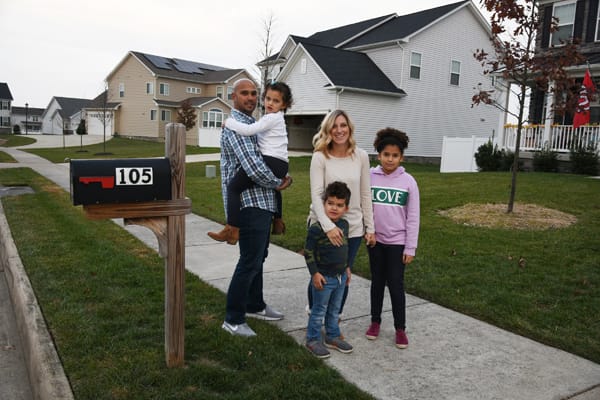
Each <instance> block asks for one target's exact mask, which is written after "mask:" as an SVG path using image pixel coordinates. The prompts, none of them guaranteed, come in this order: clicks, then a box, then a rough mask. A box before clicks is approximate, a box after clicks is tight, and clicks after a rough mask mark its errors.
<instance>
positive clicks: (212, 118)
mask: <svg viewBox="0 0 600 400" xmlns="http://www.w3.org/2000/svg"><path fill="white" fill-rule="evenodd" d="M226 118H227V114H225V113H223V111H222V110H220V109H218V108H211V109H210V110H208V111H204V112H203V113H202V127H203V128H220V127H222V126H223V121H225V119H226Z"/></svg>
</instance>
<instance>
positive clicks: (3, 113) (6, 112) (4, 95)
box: [0, 82, 13, 133]
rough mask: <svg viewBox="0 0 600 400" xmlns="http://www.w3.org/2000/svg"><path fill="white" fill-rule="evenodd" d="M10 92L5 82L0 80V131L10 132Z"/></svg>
mask: <svg viewBox="0 0 600 400" xmlns="http://www.w3.org/2000/svg"><path fill="white" fill-rule="evenodd" d="M12 101H13V97H12V93H11V92H10V88H9V87H8V84H7V83H6V82H0V133H11V132H12V125H11V119H10V108H11V103H12Z"/></svg>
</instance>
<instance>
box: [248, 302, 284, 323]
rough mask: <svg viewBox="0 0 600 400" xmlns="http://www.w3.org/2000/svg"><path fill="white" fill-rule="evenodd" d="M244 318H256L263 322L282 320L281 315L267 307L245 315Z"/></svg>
mask: <svg viewBox="0 0 600 400" xmlns="http://www.w3.org/2000/svg"><path fill="white" fill-rule="evenodd" d="M246 317H252V318H258V319H262V320H265V321H279V320H280V319H283V314H282V313H280V312H279V311H277V310H275V309H273V308H271V307H269V306H268V305H267V306H266V307H265V309H264V310H262V311H257V312H253V313H246Z"/></svg>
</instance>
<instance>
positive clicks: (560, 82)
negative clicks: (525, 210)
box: [472, 0, 584, 213]
mask: <svg viewBox="0 0 600 400" xmlns="http://www.w3.org/2000/svg"><path fill="white" fill-rule="evenodd" d="M480 3H481V5H482V6H483V7H484V9H485V10H487V11H488V12H490V13H491V17H490V18H491V33H492V37H491V38H490V41H491V45H492V47H493V50H494V51H493V52H491V53H488V52H486V51H485V50H484V49H477V50H476V51H475V54H474V57H475V59H476V60H478V61H479V62H481V65H482V67H483V73H484V74H493V75H496V76H498V75H499V76H502V78H504V80H505V81H506V82H508V83H509V85H511V84H512V85H514V86H516V87H517V91H516V96H517V99H518V113H517V114H516V115H515V114H513V115H515V117H516V118H517V124H518V125H517V138H516V144H515V153H514V160H513V168H512V177H511V187H510V197H509V202H508V210H507V212H509V213H510V212H512V211H513V206H514V201H515V193H516V186H517V172H518V170H519V168H518V165H519V148H520V142H521V132H522V129H523V123H524V122H525V120H526V117H525V115H524V114H525V106H526V104H525V100H526V94H527V93H528V89H535V90H541V91H543V92H548V91H550V92H551V93H553V94H554V104H552V106H551V107H552V109H553V111H554V112H555V113H557V114H562V113H564V112H565V111H566V110H572V109H573V108H574V101H575V98H576V96H574V95H573V94H574V91H575V90H576V88H575V81H574V79H573V78H569V77H568V75H567V72H566V68H567V67H568V66H570V65H576V64H580V63H582V62H583V60H584V58H583V56H582V55H581V53H580V52H579V41H578V40H577V39H573V40H571V41H569V42H564V43H562V44H561V46H560V47H556V48H554V47H550V48H549V49H548V50H547V51H543V52H540V53H538V54H536V53H535V44H536V35H537V34H540V33H541V32H542V29H543V28H544V21H543V19H542V16H541V14H540V10H539V8H538V6H537V2H536V1H535V0H503V1H497V0H480ZM548 21H549V25H550V26H549V29H550V32H555V31H557V29H558V20H557V19H556V18H554V17H553V18H552V19H550V20H548ZM512 85H511V87H512ZM472 101H473V105H479V104H481V103H484V104H491V105H494V106H496V107H498V108H501V109H502V106H501V105H499V104H497V103H496V102H495V100H494V98H493V90H484V89H482V86H481V85H480V86H479V90H478V92H477V93H476V94H475V95H474V96H473V99H472ZM504 111H506V112H508V110H504ZM511 114H512V113H511Z"/></svg>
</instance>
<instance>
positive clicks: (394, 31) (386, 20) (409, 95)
mask: <svg viewBox="0 0 600 400" xmlns="http://www.w3.org/2000/svg"><path fill="white" fill-rule="evenodd" d="M398 4H401V3H398ZM489 38H490V26H489V24H488V23H487V22H486V20H485V18H484V17H483V16H482V14H481V13H480V11H479V10H478V9H477V7H476V6H475V5H474V4H473V3H472V2H471V1H460V2H456V3H453V4H448V5H445V6H441V7H436V8H433V9H428V10H424V11H420V12H416V13H412V14H408V15H397V14H389V15H384V16H381V17H378V18H373V19H369V20H365V21H360V22H357V23H354V24H350V25H345V26H340V27H336V28H332V29H328V30H325V31H321V32H317V33H315V34H313V35H312V36H309V37H306V38H303V37H298V36H289V37H288V38H287V40H286V41H285V43H284V44H283V46H282V48H281V49H280V51H279V53H278V54H277V55H275V56H273V57H271V58H270V59H267V60H264V61H262V62H261V63H260V64H259V67H260V68H261V69H262V70H263V73H264V69H265V68H269V74H270V76H271V77H276V79H277V80H281V81H285V82H286V83H288V84H289V85H290V87H291V89H292V92H293V96H294V104H293V105H292V107H291V108H290V109H289V110H288V112H287V115H286V120H287V123H288V131H289V143H290V147H294V148H304V149H311V148H312V145H311V139H312V136H313V135H314V134H315V133H316V132H317V130H318V125H319V123H320V122H321V121H322V119H323V116H324V115H325V114H326V113H327V112H328V111H330V110H333V109H338V108H341V109H344V110H346V111H347V112H348V113H349V115H350V117H351V118H352V120H353V122H354V124H355V125H356V140H357V143H358V145H359V146H360V147H362V148H364V149H365V150H367V151H368V152H369V153H374V152H375V150H374V149H373V139H374V136H375V133H376V132H377V131H378V130H379V129H381V128H385V127H387V126H390V127H395V128H398V129H401V130H404V131H406V132H407V134H408V136H409V137H410V145H409V147H408V149H407V155H408V156H412V157H418V158H421V159H431V160H434V161H439V159H440V157H441V153H442V145H443V137H444V136H452V137H461V138H470V137H471V136H473V135H476V136H481V137H486V138H487V137H491V136H493V135H494V134H495V133H497V131H498V129H499V128H501V127H502V125H503V123H502V118H503V117H502V114H501V112H500V111H499V110H497V109H495V108H493V107H471V99H472V96H473V94H474V89H475V88H476V87H477V85H478V84H480V83H481V84H483V85H484V86H485V87H490V85H492V81H491V80H490V79H488V78H487V77H484V76H483V73H482V67H481V65H480V64H479V63H478V62H477V61H476V60H475V59H474V57H473V54H474V52H475V50H476V49H479V48H484V47H489V40H490V39H489ZM498 89H500V88H498ZM497 93H499V94H498V95H499V96H501V95H503V94H502V92H501V91H500V90H497ZM468 153H470V151H469V152H468ZM465 156H466V157H472V154H465Z"/></svg>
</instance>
